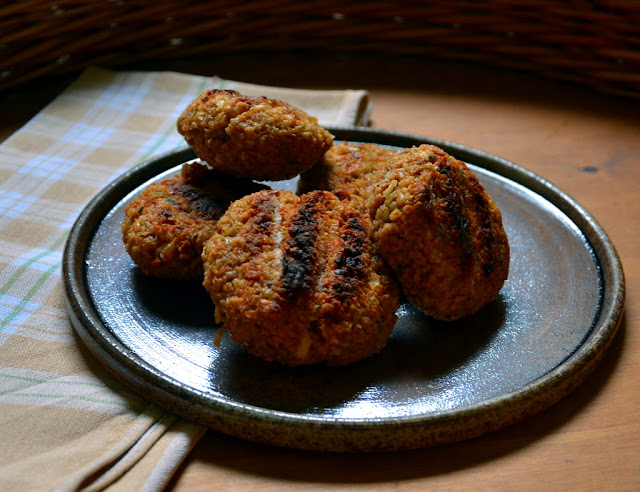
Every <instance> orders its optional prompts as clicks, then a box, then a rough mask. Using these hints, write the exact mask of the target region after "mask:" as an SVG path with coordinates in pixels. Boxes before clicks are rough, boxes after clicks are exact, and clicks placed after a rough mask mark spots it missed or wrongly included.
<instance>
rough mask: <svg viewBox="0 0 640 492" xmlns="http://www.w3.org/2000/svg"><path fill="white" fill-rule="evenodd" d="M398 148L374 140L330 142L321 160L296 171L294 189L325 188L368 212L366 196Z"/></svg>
mask: <svg viewBox="0 0 640 492" xmlns="http://www.w3.org/2000/svg"><path fill="white" fill-rule="evenodd" d="M397 152H398V151H396V150H394V149H391V148H389V147H384V146H382V145H379V144H375V143H355V142H346V141H345V142H341V143H339V144H334V145H333V146H332V147H331V148H330V149H329V150H328V151H327V153H326V154H325V155H324V158H323V159H322V162H320V163H318V164H317V165H315V166H313V167H312V168H311V169H309V170H308V171H305V172H304V173H303V174H301V175H300V180H299V181H298V193H299V194H302V193H307V192H309V191H312V190H327V191H331V192H333V193H335V194H336V196H338V198H340V199H341V200H347V201H348V202H349V203H350V204H351V205H352V206H353V207H355V208H356V209H358V210H360V211H361V212H363V213H364V214H366V215H368V210H367V206H368V205H367V200H368V198H369V197H370V196H371V193H372V191H373V186H374V185H375V184H376V183H377V181H378V180H380V179H381V178H382V176H383V175H384V173H385V172H386V171H387V170H388V169H389V160H390V159H391V157H393V156H394V155H395V154H396V153H397Z"/></svg>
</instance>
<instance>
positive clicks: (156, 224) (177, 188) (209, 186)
mask: <svg viewBox="0 0 640 492" xmlns="http://www.w3.org/2000/svg"><path fill="white" fill-rule="evenodd" d="M264 188H265V186H263V185H258V184H256V183H254V182H252V181H249V180H244V179H238V178H233V177H230V176H225V175H223V174H221V173H220V172H218V171H216V170H213V169H210V168H208V167H207V166H205V165H203V164H201V163H191V164H184V165H183V166H182V170H181V173H180V174H178V175H176V176H173V177H171V178H169V179H165V180H164V181H162V182H160V183H153V184H151V185H149V186H148V187H147V188H146V189H145V190H143V192H142V193H141V194H140V195H139V196H137V197H136V198H134V199H133V201H132V202H131V203H130V204H129V205H128V206H127V208H126V210H125V218H124V221H123V223H122V238H123V241H124V243H125V247H126V250H127V252H128V253H129V255H130V256H131V258H132V259H133V261H134V262H135V263H136V264H137V265H138V266H139V267H140V268H141V270H142V272H143V273H144V274H146V275H150V276H154V277H163V278H174V279H201V278H202V258H201V255H202V247H203V244H204V242H205V241H206V240H207V239H209V237H211V235H212V234H213V232H214V231H215V227H216V224H217V221H218V219H219V218H220V217H221V216H222V215H223V214H224V212H225V211H226V209H227V207H228V206H229V204H230V203H231V202H232V201H233V200H235V199H236V198H240V197H242V196H244V195H245V194H248V193H252V192H255V191H257V190H260V189H264Z"/></svg>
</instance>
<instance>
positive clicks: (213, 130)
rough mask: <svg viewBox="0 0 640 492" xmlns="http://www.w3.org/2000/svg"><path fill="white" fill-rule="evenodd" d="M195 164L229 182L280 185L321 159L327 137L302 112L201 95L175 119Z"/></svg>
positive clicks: (278, 104)
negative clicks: (227, 177) (206, 165)
mask: <svg viewBox="0 0 640 492" xmlns="http://www.w3.org/2000/svg"><path fill="white" fill-rule="evenodd" d="M178 132H180V134H181V135H183V136H184V137H185V139H186V141H187V143H188V144H189V145H190V146H191V147H192V148H193V149H194V151H195V152H196V154H197V155H198V157H200V159H202V160H204V161H206V162H208V163H209V164H210V165H211V166H213V167H215V168H216V169H218V170H220V171H221V172H224V173H226V174H230V175H233V176H238V177H243V178H251V179H259V180H281V179H289V178H293V177H294V176H297V175H298V174H299V173H300V172H302V171H304V170H305V169H308V168H309V167H311V166H312V165H314V164H316V163H317V162H319V161H320V160H321V159H322V156H323V155H324V153H325V152H326V151H327V149H329V147H330V146H331V144H332V142H333V135H331V133H329V132H328V131H327V130H325V129H324V128H322V127H321V126H320V125H319V124H318V120H317V119H316V118H314V117H312V116H309V115H308V114H307V113H305V112H304V111H302V110H300V109H298V108H296V107H294V106H291V105H290V104H287V103H285V102H282V101H278V100H276V99H269V98H266V97H250V96H243V95H242V94H239V93H238V92H236V91H230V90H221V89H220V90H218V89H216V90H209V91H205V92H203V93H202V94H201V95H200V96H199V97H198V98H197V99H195V100H194V101H193V102H192V103H191V104H189V106H188V107H187V108H186V109H185V110H184V112H183V113H182V115H181V116H180V118H179V119H178Z"/></svg>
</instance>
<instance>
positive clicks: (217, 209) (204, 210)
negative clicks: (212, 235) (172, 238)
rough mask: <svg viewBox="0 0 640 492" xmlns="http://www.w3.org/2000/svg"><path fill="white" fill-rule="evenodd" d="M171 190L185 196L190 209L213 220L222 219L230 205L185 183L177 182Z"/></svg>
mask: <svg viewBox="0 0 640 492" xmlns="http://www.w3.org/2000/svg"><path fill="white" fill-rule="evenodd" d="M171 191H172V192H173V193H175V194H176V195H180V196H182V197H183V198H185V199H186V200H187V202H188V206H189V209H190V210H194V211H196V212H198V213H200V214H202V215H203V216H204V217H206V218H208V219H212V220H218V219H220V217H222V214H224V212H225V210H226V209H227V206H228V205H229V203H228V202H222V201H219V200H214V199H213V198H211V197H210V196H209V195H207V194H206V193H205V192H203V191H200V190H198V189H196V188H193V187H192V186H189V185H185V184H183V183H177V184H175V185H174V186H173V187H172V190H171Z"/></svg>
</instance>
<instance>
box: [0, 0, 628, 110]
mask: <svg viewBox="0 0 640 492" xmlns="http://www.w3.org/2000/svg"><path fill="white" fill-rule="evenodd" d="M302 50H306V51H309V50H311V51H313V50H322V51H324V52H327V51H333V52H345V51H346V52H365V53H372V52H374V53H392V54H406V55H428V56H433V57H438V58H442V59H448V60H468V61H474V62H481V63H484V64H489V65H494V66H500V67H510V68H516V69H521V70H526V71H531V72H536V73H539V74H544V75H547V76H549V77H554V78H559V79H565V80H571V81H575V82H578V83H580V84H583V85H588V86H591V87H593V88H596V89H598V90H601V91H606V92H612V93H617V94H621V95H625V96H629V97H634V98H640V1H638V0H610V1H606V0H546V1H545V0H542V1H533V0H531V1H527V0H513V1H511V0H509V1H507V0H494V1H442V2H434V4H431V3H430V2H418V1H407V0H404V1H387V2H384V1H381V2H376V1H367V2H363V1H351V2H345V1H341V2H338V1H332V0H321V1H295V0H279V1H278V0H263V1H252V2H247V1H242V0H234V1H195V0H183V1H182V2H179V3H174V2H161V1H142V0H121V1H107V0H103V1H81V0H58V1H54V2H48V1H40V0H22V1H15V2H12V1H9V2H8V3H6V2H5V3H4V5H2V6H0V89H5V88H8V87H11V86H15V85H18V84H21V83H23V82H25V81H28V80H33V79H36V78H42V77H44V76H50V75H57V74H62V73H68V72H71V71H76V70H80V69H82V68H84V67H86V66H88V65H101V66H105V67H109V66H114V65H116V64H117V65H122V64H131V63H133V62H138V61H150V60H156V61H157V60H167V59H173V58H178V57H184V56H187V55H189V56H190V55H196V54H208V55H216V54H229V53H243V52H256V51H263V52H264V51H267V52H268V51H271V52H273V51H287V52H297V51H302Z"/></svg>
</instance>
